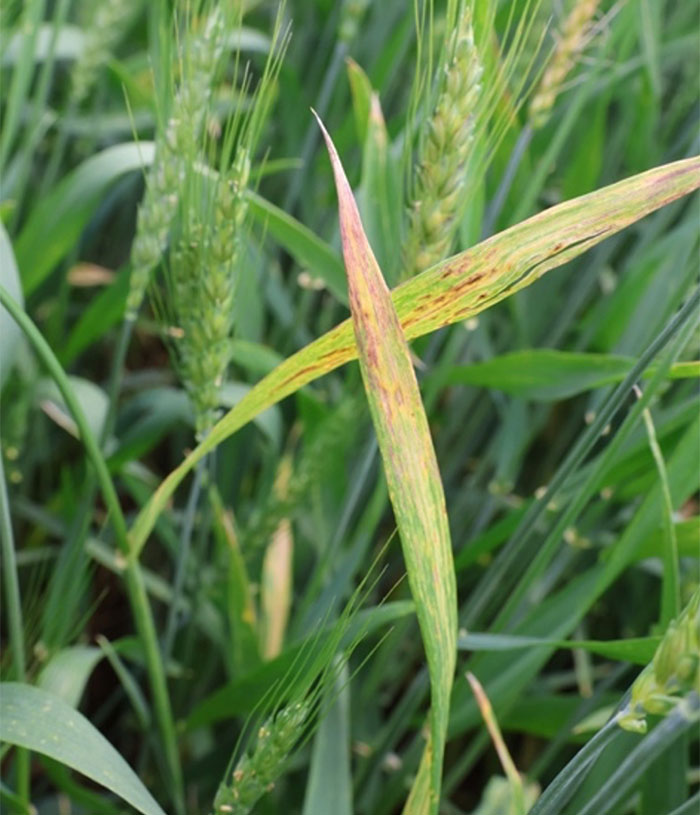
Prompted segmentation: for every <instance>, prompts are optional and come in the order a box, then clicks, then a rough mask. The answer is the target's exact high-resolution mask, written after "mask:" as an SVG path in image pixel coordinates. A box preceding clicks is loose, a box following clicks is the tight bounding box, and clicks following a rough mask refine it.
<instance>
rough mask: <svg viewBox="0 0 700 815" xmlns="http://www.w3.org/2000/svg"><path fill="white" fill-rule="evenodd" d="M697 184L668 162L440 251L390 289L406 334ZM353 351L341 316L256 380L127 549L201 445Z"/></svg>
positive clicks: (507, 288) (453, 317)
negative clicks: (438, 259) (457, 249)
mask: <svg viewBox="0 0 700 815" xmlns="http://www.w3.org/2000/svg"><path fill="white" fill-rule="evenodd" d="M698 187H700V157H694V158H691V159H684V160H683V161H677V162H673V163H672V164H666V165H663V166H661V167H657V168H655V169H653V170H649V171H648V172H646V173H641V174H640V175H637V176H633V177H632V178H628V179H626V180H625V181H620V182H618V183H617V184H612V185H611V186H609V187H604V188H603V189H601V190H598V191H596V192H594V193H590V194H589V195H584V196H581V197H580V198H575V199H574V200H573V201H566V202H564V203H562V204H558V205H557V206H555V207H551V208H550V209H548V210H546V211H545V212H541V213H539V214H538V215H535V216H534V217H532V218H529V219H528V220H526V221H523V222H522V223H520V224H517V225H516V226H513V227H511V228H510V229H507V230H505V231H503V232H501V233H499V234H498V235H494V236H493V237H491V238H489V239H487V240H485V241H483V242H482V243H480V244H478V245H477V246H474V247H472V248H471V249H468V250H466V251H465V252H462V253H460V254H458V255H455V256H454V257H452V258H448V259H447V260H445V261H444V262H442V263H439V264H437V265H436V266H433V267H432V268H430V269H427V270H426V271H425V272H423V273H422V274H419V275H417V276H416V277H414V278H411V279H410V280H408V281H406V283H404V284H402V285H401V286H398V287H397V288H396V289H395V290H394V291H393V293H392V299H393V302H394V307H395V308H396V312H397V314H398V316H399V319H400V321H401V326H402V328H403V330H404V333H405V335H406V337H407V339H409V340H410V339H414V338H415V337H419V336H422V335H423V334H428V333H430V332H431V331H435V330H436V329H438V328H441V327H442V326H445V325H449V324H450V323H454V322H457V321H459V320H466V319H467V318H468V317H471V316H473V315H475V314H478V313H479V312H480V311H483V310H484V309H486V308H488V307H490V306H492V305H494V304H495V303H498V302H500V301H501V300H503V299H505V298H506V297H508V296H510V295H511V294H513V293H514V292H516V291H518V290H520V289H522V288H525V287H526V286H529V285H530V284H531V283H534V282H535V280H538V279H539V278H540V277H542V275H544V274H545V273H546V272H548V271H549V270H550V269H554V268H556V267H557V266H561V265H562V264H564V263H566V262H567V261H569V260H572V259H573V258H575V257H577V256H578V255H580V254H582V253H583V252H585V251H586V250H587V249H590V248H591V247H593V246H595V245H596V244H597V243H600V242H601V241H602V240H604V239H605V238H607V237H610V236H611V235H614V234H615V233H616V232H619V231H620V230H621V229H624V228H625V227H626V226H629V225H630V224H632V223H634V222H635V221H637V220H639V219H640V218H643V217H644V216H645V215H648V214H649V213H650V212H653V211H654V210H656V209H659V208H660V207H662V206H665V205H666V204H669V203H670V202H671V201H675V200H676V199H678V198H680V197H681V196H683V195H687V194H688V193H690V192H692V191H693V190H695V189H697V188H698ZM356 356H357V348H356V346H355V343H354V340H353V336H352V326H351V324H350V321H347V320H346V321H345V322H344V323H341V324H340V325H338V326H336V327H335V328H334V329H332V330H331V331H329V332H327V333H326V334H324V335H323V336H322V337H319V338H318V339H317V340H315V341H314V342H312V343H310V344H309V345H307V346H306V347H305V348H302V349H301V350H300V351H298V352H297V353H296V354H293V355H292V356H291V357H288V358H287V359H286V360H285V361H284V362H283V363H282V364H281V365H279V366H278V367H277V368H275V370H274V371H272V372H271V373H270V374H268V376H266V377H265V378H264V379H262V380H261V381H260V382H259V383H258V384H257V385H256V386H255V387H254V388H253V389H252V390H251V391H250V393H249V394H247V396H246V397H244V398H243V399H241V401H240V402H239V403H238V404H237V405H236V406H235V407H234V408H233V409H232V410H231V411H229V413H227V414H226V416H224V417H223V418H222V419H221V420H220V421H219V422H218V424H216V425H215V426H214V428H213V429H212V430H211V432H210V433H209V435H208V436H207V438H206V439H205V440H204V441H202V442H201V443H200V444H199V445H198V446H197V447H196V448H195V449H194V450H193V451H192V452H191V453H190V454H189V455H188V456H187V458H185V460H184V461H183V462H182V463H181V464H180V465H179V466H178V467H177V468H176V469H175V470H173V471H172V472H171V473H170V475H169V476H168V477H167V478H166V479H165V480H164V481H163V482H162V483H161V485H160V486H159V487H158V489H157V490H156V491H155V493H154V494H153V496H152V498H151V500H150V501H149V502H148V504H147V505H146V506H145V507H144V508H143V510H142V511H141V513H140V514H139V516H138V518H137V519H136V522H135V524H134V526H133V528H132V531H131V545H132V547H133V548H134V549H135V550H136V551H138V550H139V549H140V548H141V547H142V546H143V544H144V543H145V541H146V539H147V538H148V535H149V533H150V531H151V529H152V528H153V525H154V523H155V521H156V519H157V518H158V515H159V514H160V512H161V511H162V510H163V508H164V507H165V505H166V503H167V501H168V499H169V498H170V496H171V495H172V494H173V492H174V491H175V489H176V488H177V485H178V484H179V483H180V482H181V481H182V479H183V478H184V477H185V476H186V475H187V473H189V472H190V470H192V468H193V467H194V466H195V465H196V464H197V462H198V461H200V460H201V459H202V458H203V457H204V456H205V455H206V454H207V453H208V452H209V451H210V450H213V449H215V448H216V447H217V445H219V444H220V443H221V442H222V441H223V440H224V439H226V438H228V437H229V436H230V435H232V434H233V433H235V432H236V431H237V430H238V429H239V428H241V427H243V426H244V425H245V424H247V423H248V422H249V421H251V419H253V418H254V417H255V416H257V415H258V414H259V413H261V412H262V411H263V410H265V409H266V408H268V407H270V406H271V405H274V404H275V403H276V402H279V401H280V400H281V399H283V398H284V397H285V396H289V395H290V394H292V393H295V392H296V391H298V390H299V389H300V388H302V387H303V386H304V385H307V384H308V383H309V382H312V381H313V380H314V379H317V378H318V377H319V376H323V374H326V373H329V372H330V371H332V370H334V369H335V368H337V367H339V366H340V365H343V364H344V363H346V362H349V361H350V360H351V359H355V358H356Z"/></svg>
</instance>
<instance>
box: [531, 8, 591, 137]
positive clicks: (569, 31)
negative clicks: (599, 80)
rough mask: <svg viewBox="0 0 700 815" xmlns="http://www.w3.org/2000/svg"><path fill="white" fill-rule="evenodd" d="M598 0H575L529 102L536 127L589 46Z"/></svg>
mask: <svg viewBox="0 0 700 815" xmlns="http://www.w3.org/2000/svg"><path fill="white" fill-rule="evenodd" d="M598 3H599V0H576V2H575V3H574V6H573V8H572V9H571V12H570V14H569V16H568V17H567V18H566V21H565V23H564V30H563V31H562V35H561V39H560V40H559V42H558V44H557V47H556V49H555V51H554V53H553V54H552V56H551V58H550V61H549V65H548V66H547V68H546V70H545V72H544V74H543V76H542V79H541V81H540V84H539V87H538V88H537V91H536V92H535V94H534V96H533V97H532V101H531V102H530V108H529V111H528V113H529V119H530V124H531V126H532V127H533V128H538V127H542V125H543V124H544V123H545V122H546V121H547V119H548V118H549V115H550V113H551V111H552V108H553V107H554V103H555V101H556V98H557V96H558V95H559V93H560V92H561V89H562V85H563V84H564V80H565V79H566V77H567V75H568V74H569V71H571V69H572V68H573V67H574V64H575V63H576V59H577V57H578V55H579V53H580V52H581V51H582V50H583V48H584V46H585V45H586V42H587V39H588V35H589V31H590V23H591V20H592V19H593V15H594V14H595V13H596V10H597V8H598Z"/></svg>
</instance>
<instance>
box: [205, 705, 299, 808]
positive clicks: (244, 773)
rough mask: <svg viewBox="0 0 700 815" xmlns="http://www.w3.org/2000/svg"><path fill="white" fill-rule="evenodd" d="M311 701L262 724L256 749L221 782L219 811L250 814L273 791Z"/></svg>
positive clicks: (244, 757) (216, 804) (275, 715)
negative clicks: (267, 793) (226, 782)
mask: <svg viewBox="0 0 700 815" xmlns="http://www.w3.org/2000/svg"><path fill="white" fill-rule="evenodd" d="M310 709H311V704H310V703H309V702H306V701H304V702H293V703H291V704H289V705H287V706H286V707H283V708H282V709H281V710H279V711H278V712H277V713H276V714H274V715H273V716H271V717H270V718H269V719H267V721H266V722H265V723H264V724H263V725H262V727H260V729H259V730H258V734H257V740H256V742H255V747H254V748H253V751H252V753H249V754H248V753H246V754H245V755H244V756H243V757H242V758H241V760H240V761H239V762H238V764H237V765H236V768H235V769H234V771H233V776H232V779H231V782H230V784H221V786H220V787H219V791H218V792H217V794H216V798H215V799H214V813H215V815H247V813H248V812H250V811H251V809H252V808H253V806H255V804H256V803H257V801H258V800H259V799H260V798H262V796H263V795H264V794H265V793H266V792H269V791H270V790H271V789H272V787H273V786H274V783H275V781H276V780H277V778H278V777H279V775H280V774H281V772H282V770H283V769H284V763H285V761H286V760H287V758H288V756H289V754H290V752H291V751H292V748H293V747H294V745H295V744H296V742H297V741H298V740H299V736H300V735H301V732H302V730H303V728H304V725H305V724H306V721H307V717H308V715H309V712H310Z"/></svg>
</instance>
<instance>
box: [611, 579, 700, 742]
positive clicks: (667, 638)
mask: <svg viewBox="0 0 700 815" xmlns="http://www.w3.org/2000/svg"><path fill="white" fill-rule="evenodd" d="M689 692H695V693H697V694H700V589H696V591H695V594H694V595H693V596H692V598H691V599H690V602H689V603H688V605H687V606H686V607H685V608H684V609H683V611H682V612H681V614H680V616H679V617H678V618H677V619H675V620H673V621H672V622H671V623H670V624H669V626H668V630H667V631H666V633H665V634H664V637H663V639H662V640H661V643H660V644H659V647H658V648H657V649H656V653H655V654H654V659H653V661H652V663H651V664H650V665H648V666H647V667H646V668H645V669H644V670H643V671H642V673H641V674H640V675H639V676H638V677H637V679H636V680H635V682H634V684H633V685H632V693H631V699H630V702H629V705H628V709H627V712H626V713H625V714H624V715H623V716H622V717H621V718H620V720H619V724H620V726H621V727H623V728H624V729H625V730H631V731H633V732H637V733H644V732H646V727H647V724H646V715H647V714H648V713H651V714H652V715H656V716H666V715H667V714H668V713H670V711H671V710H673V709H674V708H675V707H676V706H677V705H678V704H679V703H680V701H681V700H682V699H683V697H684V696H685V695H686V694H687V693H689Z"/></svg>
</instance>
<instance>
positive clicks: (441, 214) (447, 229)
mask: <svg viewBox="0 0 700 815" xmlns="http://www.w3.org/2000/svg"><path fill="white" fill-rule="evenodd" d="M447 53H448V55H449V61H448V63H447V65H446V66H445V69H444V76H443V84H442V89H441V91H440V95H439V97H438V100H437V104H436V106H435V110H434V112H433V115H432V118H431V119H430V122H429V126H428V129H427V132H426V134H425V137H424V140H423V143H422V145H421V148H420V152H419V160H418V169H417V184H416V191H415V195H414V198H413V203H412V206H411V209H410V213H409V225H408V233H407V236H406V240H405V242H404V247H403V265H402V268H403V271H402V278H403V279H405V278H407V277H411V276H413V275H415V274H417V273H418V272H421V271H423V270H424V269H427V268H428V267H430V266H432V265H433V264H435V263H437V262H438V261H440V260H442V259H443V258H444V257H446V256H447V254H448V253H449V251H450V248H451V245H452V241H453V238H454V234H455V230H456V228H457V218H458V215H459V213H460V211H461V209H462V206H463V204H464V202H465V199H466V194H467V188H466V184H465V183H464V181H465V179H464V173H465V170H466V165H467V161H468V159H469V156H470V153H471V146H472V142H473V139H474V128H475V121H476V108H477V105H478V103H479V98H480V94H481V84H480V80H481V75H482V65H481V62H480V60H479V55H478V52H477V48H476V46H475V43H474V33H473V30H472V22H471V13H470V11H469V10H467V11H466V12H465V13H464V14H463V15H462V16H461V19H460V21H459V24H458V26H457V28H456V29H455V31H454V34H453V35H452V38H451V40H450V43H449V45H448V48H447Z"/></svg>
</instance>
